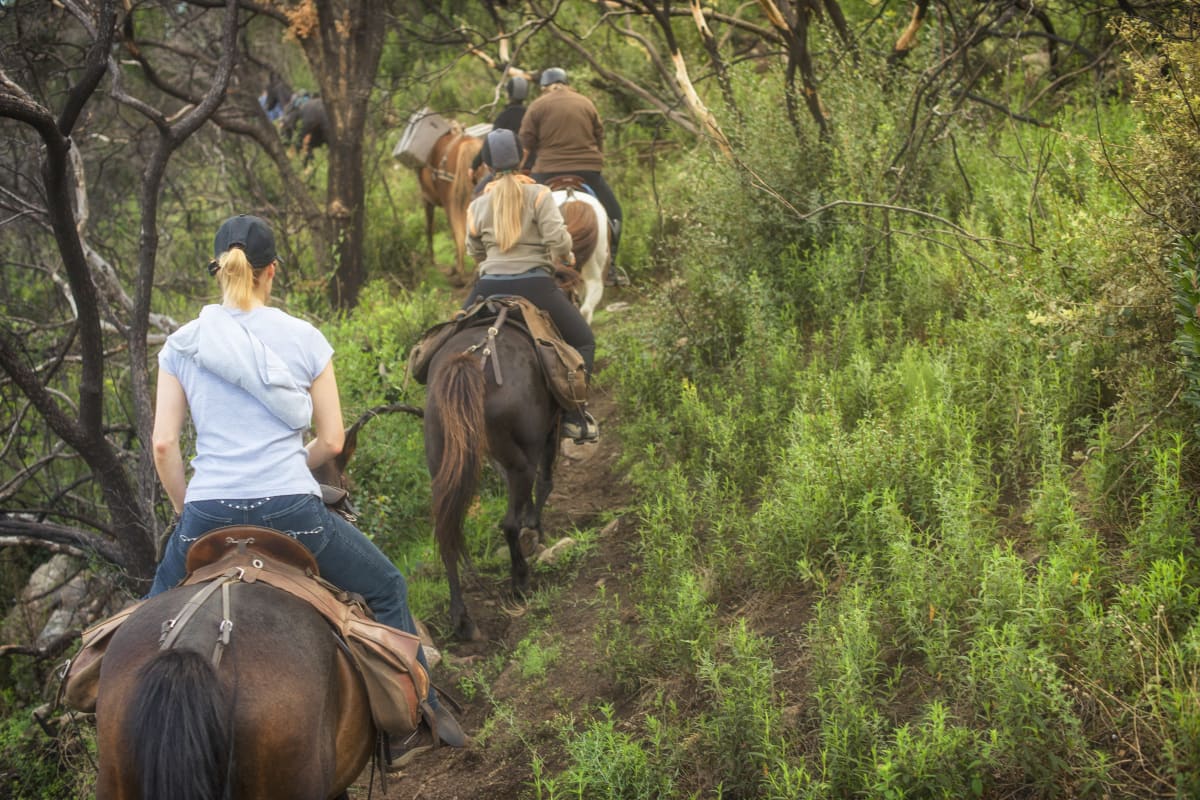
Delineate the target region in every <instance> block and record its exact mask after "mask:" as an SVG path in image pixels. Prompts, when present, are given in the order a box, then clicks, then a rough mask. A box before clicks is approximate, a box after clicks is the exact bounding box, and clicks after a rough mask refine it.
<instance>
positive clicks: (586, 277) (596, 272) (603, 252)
mask: <svg viewBox="0 0 1200 800" xmlns="http://www.w3.org/2000/svg"><path fill="white" fill-rule="evenodd" d="M608 261H609V254H608V242H607V240H605V239H604V238H601V239H600V241H599V242H598V243H597V244H596V250H595V252H593V253H592V257H591V258H589V259H588V262H587V263H586V264H584V265H583V269H582V270H581V271H580V275H581V276H582V277H583V302H581V303H580V304H579V313H580V314H582V315H583V318H584V319H585V320H587V323H588V324H589V325H591V324H592V314H593V313H594V312H595V310H596V307H597V306H598V305H600V298H601V297H603V296H604V271H605V270H606V269H607V268H608Z"/></svg>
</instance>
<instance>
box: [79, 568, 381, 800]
mask: <svg viewBox="0 0 1200 800" xmlns="http://www.w3.org/2000/svg"><path fill="white" fill-rule="evenodd" d="M229 587H230V603H229V609H231V611H230V612H229V613H228V615H226V612H225V611H224V607H223V603H222V598H221V593H220V592H216V593H214V594H213V595H212V596H211V597H210V598H209V599H208V600H207V601H206V602H205V603H204V604H203V605H201V606H200V607H199V610H198V611H197V612H196V613H195V615H194V616H193V617H192V619H193V622H191V623H189V624H188V625H187V626H186V627H185V628H184V629H183V633H182V634H181V635H180V636H179V639H178V641H177V642H176V643H175V646H174V647H173V648H171V649H168V650H160V649H159V640H160V637H161V636H162V635H163V634H164V630H163V623H164V622H165V621H167V620H172V619H176V618H177V617H179V616H180V613H181V610H182V609H183V607H184V605H185V603H187V601H188V600H189V599H190V598H193V597H194V596H196V593H197V591H198V589H199V588H200V587H199V586H196V585H191V586H182V587H177V588H174V589H171V590H170V591H167V592H164V593H162V594H160V595H156V596H155V597H153V598H151V599H150V600H147V601H146V602H145V604H144V605H143V606H142V607H141V608H139V609H138V610H137V611H136V612H134V614H133V615H132V616H131V617H130V618H129V620H128V621H126V622H125V623H124V624H123V625H122V626H121V627H120V629H118V630H117V632H116V633H115V634H113V639H112V641H111V643H110V644H109V646H108V649H107V651H106V652H105V655H104V661H103V665H102V667H101V671H100V686H99V697H98V699H97V703H96V733H97V747H98V750H99V753H100V764H99V774H98V776H97V784H96V797H97V798H98V800H136V799H137V798H141V799H142V800H165V798H170V799H171V800H201V799H202V798H203V800H241V799H242V798H255V799H256V800H285V799H286V800H330V798H337V797H345V796H346V795H345V790H346V788H347V787H348V786H350V784H351V783H352V782H353V781H354V780H355V779H356V778H357V777H358V776H359V775H360V774H361V773H362V770H363V768H364V766H365V765H366V763H367V759H368V758H369V756H370V754H371V750H372V747H373V744H374V741H375V730H374V727H373V725H372V723H371V716H370V710H369V707H368V704H367V697H366V692H365V689H364V688H363V685H362V681H361V679H359V677H358V676H357V674H356V673H355V672H354V668H353V666H352V665H351V663H350V661H349V659H348V658H347V657H346V656H345V655H343V653H342V651H341V650H340V649H339V645H338V642H337V640H336V639H335V637H334V635H333V632H332V629H331V628H330V626H329V624H328V623H327V622H326V621H325V619H324V618H323V617H322V616H320V614H318V613H317V612H316V611H315V610H313V609H312V607H310V606H309V605H308V604H307V603H305V602H304V601H302V600H299V599H296V598H295V597H293V596H291V595H290V594H288V593H286V592H283V591H281V590H278V589H275V588H272V587H270V586H267V585H265V584H263V583H242V582H233V583H230V584H229ZM224 618H228V619H230V620H231V621H232V626H231V631H230V639H229V644H228V645H227V646H225V647H224V649H223V651H222V655H221V657H220V659H219V661H220V663H219V665H218V666H215V667H214V664H213V661H214V649H215V642H216V639H217V632H218V629H219V627H220V623H221V621H222V619H224Z"/></svg>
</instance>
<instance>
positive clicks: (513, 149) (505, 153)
mask: <svg viewBox="0 0 1200 800" xmlns="http://www.w3.org/2000/svg"><path fill="white" fill-rule="evenodd" d="M480 152H481V154H482V156H483V163H485V164H487V165H488V166H489V167H491V168H492V171H493V172H511V171H512V170H514V169H517V168H518V167H520V166H521V142H520V141H519V140H518V139H517V135H516V134H515V133H513V132H512V131H510V130H509V129H508V128H496V129H495V130H493V131H492V132H490V133H489V134H488V135H487V137H486V138H485V139H484V140H483V150H482V151H480Z"/></svg>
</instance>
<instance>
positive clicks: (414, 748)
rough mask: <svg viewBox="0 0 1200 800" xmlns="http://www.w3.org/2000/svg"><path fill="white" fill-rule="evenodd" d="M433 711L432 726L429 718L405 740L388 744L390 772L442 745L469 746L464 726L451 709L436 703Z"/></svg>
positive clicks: (423, 720)
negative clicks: (459, 722)
mask: <svg viewBox="0 0 1200 800" xmlns="http://www.w3.org/2000/svg"><path fill="white" fill-rule="evenodd" d="M432 711H433V714H432V724H431V722H430V718H429V717H428V716H427V717H426V718H425V719H422V720H421V722H420V723H418V725H417V729H416V730H414V731H413V732H412V733H410V734H409V735H408V736H406V737H405V738H404V739H401V740H400V741H398V742H389V743H388V752H387V759H388V763H387V768H388V769H389V770H398V769H403V768H404V767H406V766H408V764H409V763H410V762H411V761H412V760H413V759H414V758H416V757H417V756H418V755H420V754H421V753H427V752H429V751H430V750H432V749H433V748H435V747H438V746H440V745H445V746H446V747H466V746H467V734H466V733H464V732H463V729H462V726H461V725H459V724H458V720H457V719H455V718H454V714H453V713H451V711H450V709H448V708H446V706H445V705H444V704H442V703H437V702H436V701H435V703H434V705H433V706H432ZM435 729H436V731H435Z"/></svg>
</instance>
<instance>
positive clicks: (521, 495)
mask: <svg viewBox="0 0 1200 800" xmlns="http://www.w3.org/2000/svg"><path fill="white" fill-rule="evenodd" d="M505 477H506V478H507V479H508V512H507V513H506V514H505V515H504V521H503V522H502V523H500V527H501V529H503V531H504V539H505V541H506V542H508V555H509V559H510V560H511V561H512V588H513V594H515V595H516V596H517V597H521V598H523V597H525V596H526V595H527V594H529V574H530V571H529V562H528V561H526V560H525V554H526V553H525V548H523V547H522V541H523V540H529V539H532V540H533V544H532V545H531V546H530V550H531V551H532V549H533V547H534V546H536V545H537V543H538V538H539V533H540V532H539V531H538V530H537V529H536V528H532V529H531V528H529V527H526V523H527V522H528V521H530V517H531V514H530V508H531V505H532V503H531V498H532V496H533V484H534V470H533V469H532V468H531V467H530V465H524V466H522V467H517V468H513V469H511V470H510V471H508V473H507V474H506V476H505ZM527 531H528V532H529V533H528V534H527V533H526V532H527Z"/></svg>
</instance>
